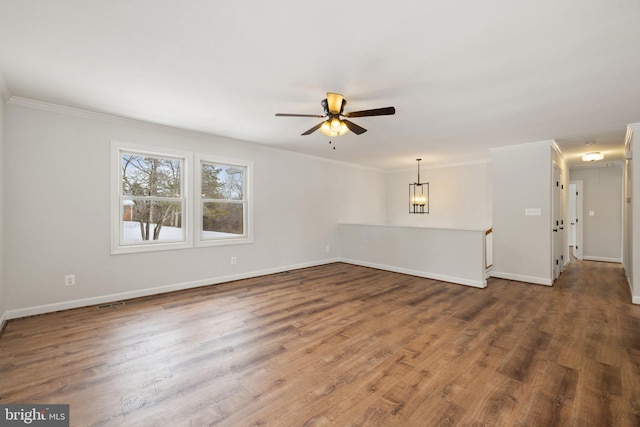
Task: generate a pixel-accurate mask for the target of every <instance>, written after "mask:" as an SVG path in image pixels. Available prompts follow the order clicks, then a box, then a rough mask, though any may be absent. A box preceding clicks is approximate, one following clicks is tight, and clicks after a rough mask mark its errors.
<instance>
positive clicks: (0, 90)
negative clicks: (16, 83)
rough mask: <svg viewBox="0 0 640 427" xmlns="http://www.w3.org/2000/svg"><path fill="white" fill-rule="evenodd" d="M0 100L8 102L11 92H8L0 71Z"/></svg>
mask: <svg viewBox="0 0 640 427" xmlns="http://www.w3.org/2000/svg"><path fill="white" fill-rule="evenodd" d="M0 98H2V100H3V101H4V102H9V100H10V99H11V91H10V90H9V86H7V81H6V80H5V79H4V74H3V73H2V70H0Z"/></svg>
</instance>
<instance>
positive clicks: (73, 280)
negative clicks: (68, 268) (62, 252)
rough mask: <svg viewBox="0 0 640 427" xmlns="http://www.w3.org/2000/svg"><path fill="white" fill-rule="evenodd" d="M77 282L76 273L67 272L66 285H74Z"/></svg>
mask: <svg viewBox="0 0 640 427" xmlns="http://www.w3.org/2000/svg"><path fill="white" fill-rule="evenodd" d="M75 284H76V275H75V274H67V275H66V276H64V285H65V286H73V285H75Z"/></svg>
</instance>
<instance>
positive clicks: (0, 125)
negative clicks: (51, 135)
mask: <svg viewBox="0 0 640 427" xmlns="http://www.w3.org/2000/svg"><path fill="white" fill-rule="evenodd" d="M1 78H2V76H1V75H0V79H1ZM4 112H5V102H4V99H3V98H2V97H1V96H0V328H2V325H3V323H4V320H5V316H6V311H7V291H6V286H5V268H4V246H5V245H4V223H5V215H4V183H5V180H4V175H5V167H4V129H5V120H4V115H5V114H4Z"/></svg>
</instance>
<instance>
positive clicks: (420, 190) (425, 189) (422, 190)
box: [409, 159, 429, 214]
mask: <svg viewBox="0 0 640 427" xmlns="http://www.w3.org/2000/svg"><path fill="white" fill-rule="evenodd" d="M420 160H422V159H416V161H417V162H418V181H416V182H414V183H413V184H409V213H413V214H425V213H426V214H428V213H429V183H428V182H420ZM425 206H426V210H425Z"/></svg>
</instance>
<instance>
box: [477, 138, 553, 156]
mask: <svg viewBox="0 0 640 427" xmlns="http://www.w3.org/2000/svg"><path fill="white" fill-rule="evenodd" d="M537 146H546V147H552V148H554V149H557V150H558V151H559V152H560V153H562V151H560V148H559V147H558V144H556V141H555V139H545V140H544V141H536V142H525V143H523V144H514V145H506V146H504V147H493V148H489V151H490V152H492V153H499V152H502V151H513V150H521V149H523V148H529V147H537Z"/></svg>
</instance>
